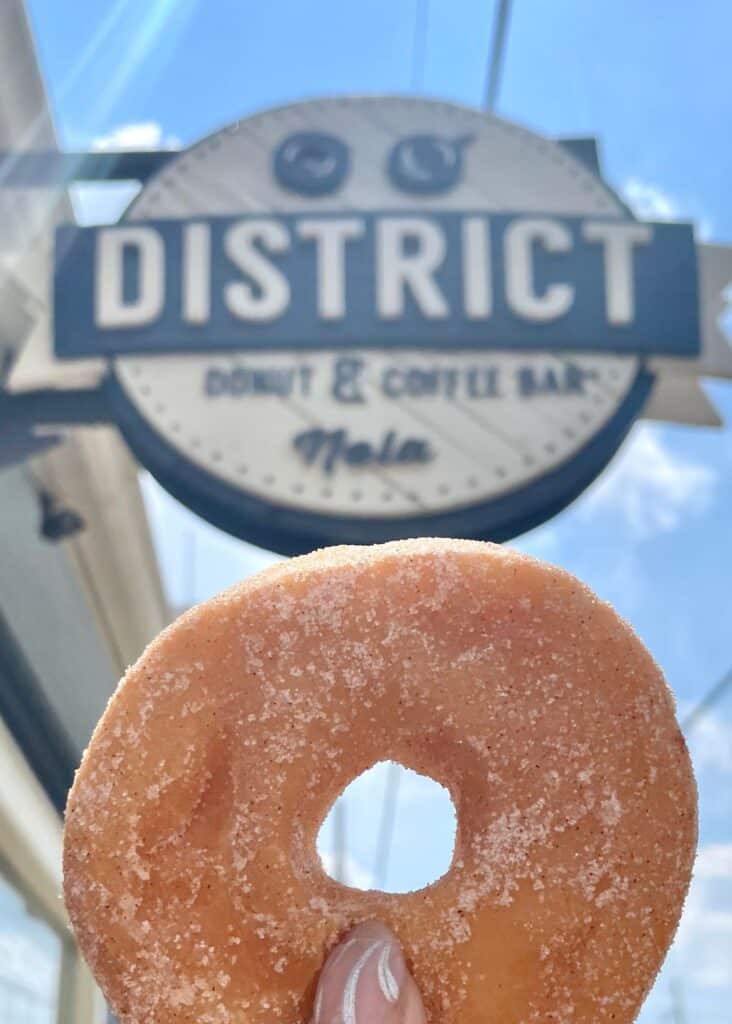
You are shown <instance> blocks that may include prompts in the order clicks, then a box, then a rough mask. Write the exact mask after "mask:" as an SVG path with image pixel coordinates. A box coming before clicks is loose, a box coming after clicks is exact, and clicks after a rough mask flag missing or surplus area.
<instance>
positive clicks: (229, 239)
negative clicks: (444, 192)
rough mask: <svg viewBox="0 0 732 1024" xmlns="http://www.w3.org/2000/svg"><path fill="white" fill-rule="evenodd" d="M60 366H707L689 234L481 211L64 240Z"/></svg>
mask: <svg viewBox="0 0 732 1024" xmlns="http://www.w3.org/2000/svg"><path fill="white" fill-rule="evenodd" d="M54 324H55V329H54V336H55V342H54V344H55V352H56V355H57V356H59V357H61V358H82V357H87V356H97V355H108V356H112V355H131V354H134V353H148V354H152V353H171V354H172V353H178V352H204V351H205V352H209V351H227V350H257V349H276V348H281V349H298V348H303V349H306V348H307V349H328V350H331V351H332V350H338V349H342V348H353V347H364V348H365V347H379V348H405V347H416V348H435V349H440V350H443V351H446V350H459V349H462V350H466V349H476V350H478V349H496V350H515V351H520V350H525V351H530V350H544V351H547V350H552V349H561V350H574V351H587V352H615V353H627V354H648V355H651V354H663V355H673V356H686V357H694V356H696V355H697V354H698V353H699V349H700V337H699V310H698V292H697V266H696V249H695V245H694V235H693V229H692V228H691V226H690V225H685V224H645V223H637V222H634V221H619V220H605V219H599V218H598V219H593V218H578V217H558V216H540V215H526V214H490V215H487V214H483V213H470V212H439V213H438V212H434V211H432V212H429V213H427V212H425V213H412V212H410V213H409V214H406V213H392V212H384V213H378V212H370V213H340V214H330V215H328V214H326V215H324V214H318V215H315V214H312V213H311V214H304V213H303V214H287V215H284V214H283V215H277V216H273V215H267V216H241V217H227V218H198V219H195V220H185V221H178V220H162V221H144V222H132V221H127V222H123V223H121V224H118V225H113V226H108V227H92V228H81V229H80V228H77V227H71V226H64V227H61V228H60V229H59V230H58V232H57V236H56V264H55V277H54Z"/></svg>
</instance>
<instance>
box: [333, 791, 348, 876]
mask: <svg viewBox="0 0 732 1024" xmlns="http://www.w3.org/2000/svg"><path fill="white" fill-rule="evenodd" d="M333 848H334V851H333V852H334V856H333V876H334V878H335V880H336V881H337V882H341V884H342V885H348V878H347V874H348V873H347V871H346V801H345V800H344V799H343V797H339V798H338V799H337V800H336V802H335V805H334V807H333Z"/></svg>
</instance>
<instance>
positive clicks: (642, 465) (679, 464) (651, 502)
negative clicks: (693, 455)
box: [578, 426, 717, 540]
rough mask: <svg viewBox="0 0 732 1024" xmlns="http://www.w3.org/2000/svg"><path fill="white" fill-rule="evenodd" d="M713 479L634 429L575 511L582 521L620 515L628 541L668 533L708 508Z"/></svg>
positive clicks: (646, 431) (644, 429)
mask: <svg viewBox="0 0 732 1024" xmlns="http://www.w3.org/2000/svg"><path fill="white" fill-rule="evenodd" d="M716 482H717V474H716V473H715V472H714V471H713V470H712V469H710V468H709V467H708V466H705V465H703V464H702V463H700V462H694V461H693V460H691V459H689V458H686V457H685V456H681V455H677V454H676V453H675V452H673V451H671V450H670V449H669V448H668V447H667V446H665V445H664V444H663V442H662V441H661V440H660V438H659V437H658V435H657V433H656V432H655V431H654V428H652V427H650V426H639V427H637V428H636V430H635V432H634V433H633V434H632V435H631V438H630V440H629V441H628V443H627V444H626V446H625V448H624V449H623V451H622V452H621V454H620V456H619V457H618V458H617V460H616V462H615V463H613V465H612V466H611V467H610V468H609V469H608V470H606V471H605V473H604V474H603V475H602V476H601V477H600V480H599V481H598V482H597V483H596V484H595V485H594V486H593V487H592V488H591V489H590V490H589V491H588V493H587V495H586V497H585V499H584V501H583V502H582V504H581V505H580V506H579V508H578V512H579V514H580V515H581V516H582V518H584V519H594V518H595V517H596V516H597V515H599V514H603V513H613V514H617V515H620V516H621V517H622V518H623V519H624V521H625V523H624V525H625V528H626V530H627V531H628V533H629V534H630V536H631V538H633V539H635V540H643V539H645V538H647V537H650V536H653V535H655V534H658V533H671V532H673V531H674V530H676V529H677V528H678V527H679V526H680V525H681V523H682V521H683V520H684V518H685V517H687V516H693V515H700V514H701V513H703V512H704V511H705V510H706V508H707V507H708V505H709V503H710V501H711V499H712V496H713V493H714V488H715V486H716Z"/></svg>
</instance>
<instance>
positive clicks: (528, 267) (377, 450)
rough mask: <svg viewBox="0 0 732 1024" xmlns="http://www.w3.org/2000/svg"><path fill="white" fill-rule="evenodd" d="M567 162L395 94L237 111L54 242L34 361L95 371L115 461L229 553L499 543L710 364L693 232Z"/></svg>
mask: <svg viewBox="0 0 732 1024" xmlns="http://www.w3.org/2000/svg"><path fill="white" fill-rule="evenodd" d="M588 152H589V157H590V159H589V160H588ZM592 152H593V151H592V148H591V147H589V149H588V147H587V146H585V147H584V148H582V149H580V148H579V147H576V148H574V147H572V146H571V145H569V144H567V145H562V144H560V143H557V142H552V141H549V140H547V139H544V138H541V137H539V136H537V135H535V134H533V133H531V132H529V131H526V130H525V129H523V128H519V127H517V126H516V125H513V124H510V123H508V122H505V121H503V120H500V119H498V118H495V117H490V116H487V115H485V114H483V113H481V112H478V111H474V110H468V109H463V108H460V107H456V106H453V105H450V104H446V103H438V102H432V101H427V100H420V99H328V100H323V101H317V102H308V103H301V104H296V105H293V106H291V107H286V108H282V109H278V110H274V111H268V112H265V113H262V114H259V115H257V116H255V117H251V118H249V119H247V120H245V121H242V122H239V123H237V124H235V125H232V126H230V127H229V128H226V129H224V130H223V131H221V132H218V133H217V134H215V135H212V136H211V137H209V138H208V139H205V140H204V141H203V142H200V143H198V144H197V145H194V146H193V147H191V148H190V149H189V150H186V151H184V152H181V154H180V155H179V156H177V157H175V158H173V159H172V160H171V161H170V162H169V163H168V164H167V165H166V166H165V167H164V168H163V169H162V170H161V171H160V172H159V173H158V174H156V175H155V177H153V178H152V179H150V180H149V181H148V182H147V183H146V184H145V186H144V188H143V189H142V191H141V193H140V194H139V196H138V197H137V199H135V201H134V202H133V203H132V205H131V207H130V208H129V210H128V211H127V213H126V215H125V216H124V218H123V220H122V221H121V222H120V223H119V224H116V225H109V226H102V227H91V228H83V229H79V228H78V227H75V226H74V227H72V226H69V227H62V228H61V229H59V231H58V233H57V238H56V265H55V278H54V318H53V335H54V353H55V358H56V359H57V360H58V361H60V362H61V361H63V362H65V361H71V360H79V359H88V358H90V357H96V358H99V357H101V358H103V359H104V360H106V361H107V365H108V368H109V370H108V375H107V379H106V383H105V388H106V390H107V393H108V398H109V402H110V403H111V408H112V409H113V412H114V417H115V419H116V421H117V422H118V423H119V425H120V427H121V429H122V430H123V432H124V434H125V436H126V438H127V439H128V442H129V444H130V445H131V447H132V448H133V449H134V451H135V452H136V454H137V455H138V457H139V459H140V461H141V462H142V463H143V464H144V465H146V466H147V467H148V468H149V469H150V470H151V472H152V473H153V474H154V475H155V476H156V477H157V478H158V479H159V480H160V481H161V482H162V483H163V485H164V486H165V487H167V488H168V489H169V490H170V491H171V492H172V493H173V494H175V495H176V496H178V497H179V498H180V499H181V500H182V501H183V502H184V503H185V504H187V505H188V506H190V507H191V508H192V509H194V510H195V511H196V512H198V513H200V514H201V515H203V516H205V517H206V518H207V519H209V520H210V521H211V522H213V523H215V524H217V525H219V526H221V527H223V528H224V529H226V530H228V531H230V532H232V533H234V534H236V535H238V536H241V537H245V538H248V539H251V540H253V541H255V542H258V543H260V544H264V545H266V546H268V547H272V548H275V549H277V550H280V551H284V552H295V551H301V550H307V549H310V548H313V547H316V546H318V545H321V544H329V543H335V542H356V543H363V542H371V541H377V540H383V539H388V538H394V537H402V536H411V535H435V534H453V535H459V536H469V537H487V538H492V539H505V538H508V537H511V536H513V535H515V534H517V533H519V532H521V531H523V530H525V529H527V528H529V527H531V526H534V525H536V524H538V523H540V522H542V521H544V520H545V519H547V518H548V517H550V516H551V515H553V514H555V513H556V512H557V511H559V510H560V509H561V508H563V507H564V506H565V505H566V504H567V503H568V502H569V501H571V500H572V499H573V498H574V497H576V496H577V495H578V494H579V493H580V492H581V491H582V490H583V489H584V488H585V487H586V486H587V485H588V484H589V483H590V482H591V481H592V480H593V479H594V478H595V477H596V476H597V475H598V473H599V472H600V471H601V470H602V468H603V467H604V466H605V464H606V463H607V462H608V460H609V459H610V458H611V456H612V455H613V453H614V452H615V451H616V449H617V448H618V446H619V445H620V443H621V442H622V440H623V438H624V436H625V434H626V432H627V431H628V429H629V427H630V426H631V424H632V422H633V420H634V419H635V418H636V417H637V416H638V415H639V414H640V413H641V411H642V409H643V408H644V405H645V404H646V403H647V402H648V400H649V396H650V395H651V393H652V392H653V391H654V387H655V385H656V384H657V382H658V381H659V380H660V379H662V378H664V375H665V379H669V374H673V375H675V376H674V379H675V380H685V381H687V382H689V381H690V380H693V378H694V377H695V375H698V374H699V373H701V372H715V366H716V363H715V360H716V362H717V363H718V362H719V360H720V359H722V355H720V354H719V353H718V352H717V355H715V354H714V351H713V349H714V346H715V345H716V346H717V347H719V338H718V336H717V334H715V333H714V332H715V331H716V330H717V327H716V324H715V325H714V326H713V327H712V328H710V327H709V324H708V321H709V317H708V316H706V314H705V309H704V302H705V301H706V300H705V295H706V292H705V287H707V291H708V282H709V274H710V273H711V271H710V270H709V266H710V265H711V264H710V260H709V257H704V258H702V257H701V256H700V249H699V247H697V245H696V243H695V239H694V233H693V229H692V227H691V226H690V225H688V224H669V223H662V224H650V223H641V222H638V221H637V220H635V219H634V218H633V217H632V216H631V215H630V213H629V211H628V209H627V208H626V207H625V206H624V204H623V203H622V202H621V200H620V199H619V198H618V197H617V196H616V195H615V194H614V193H613V191H612V190H611V189H610V188H609V187H608V186H607V185H606V184H605V182H604V181H603V180H602V178H601V177H600V174H599V171H598V168H597V166H596V165H594V164H593V162H592V159H591V158H592ZM705 259H706V266H707V269H706V270H704V265H705ZM712 262H713V261H712ZM715 266H716V264H715ZM717 276H718V275H717ZM715 281H716V278H715ZM705 283H706V284H705ZM724 358H725V359H726V355H725V356H724ZM713 364H714V365H713ZM720 365H721V364H720ZM726 365H727V364H726V363H725V366H726ZM717 369H718V370H720V372H723V371H722V370H721V369H720V367H717ZM727 369H729V367H728V366H727Z"/></svg>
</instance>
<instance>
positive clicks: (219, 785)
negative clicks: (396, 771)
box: [64, 540, 696, 1024]
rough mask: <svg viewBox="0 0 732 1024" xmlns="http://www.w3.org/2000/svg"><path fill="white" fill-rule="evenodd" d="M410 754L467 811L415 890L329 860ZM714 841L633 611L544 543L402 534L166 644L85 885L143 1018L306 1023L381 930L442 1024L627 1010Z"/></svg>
mask: <svg viewBox="0 0 732 1024" xmlns="http://www.w3.org/2000/svg"><path fill="white" fill-rule="evenodd" d="M385 759H393V760H396V761H399V762H401V763H402V764H403V765H406V766H407V767H409V768H412V769H414V770H415V771H417V772H421V773H423V774H425V775H429V776H431V777H432V778H434V779H436V780H437V781H438V782H441V783H442V784H443V785H444V786H446V787H447V789H448V790H449V792H450V794H451V796H452V799H453V802H454V804H455V807H456V811H457V818H458V831H457V838H456V847H455V853H454V857H453V862H452V865H451V867H450V870H449V871H448V872H447V874H446V875H444V876H443V877H442V878H441V879H439V880H438V881H437V882H436V883H435V884H433V885H431V886H429V887H428V888H426V889H422V890H419V891H417V892H413V893H409V894H398V895H397V894H389V893H382V892H368V893H367V892H360V891H357V890H354V889H348V888H345V887H344V886H341V885H339V884H338V883H336V882H334V881H332V880H331V879H330V878H329V877H328V876H327V875H326V874H325V873H324V871H323V869H322V867H321V865H320V861H319V858H318V855H317V852H316V848H315V842H316V836H317V833H318V830H319V827H320V825H321V823H322V821H323V819H324V817H325V815H326V813H327V811H328V810H329V808H330V806H331V805H332V803H333V801H334V799H335V798H336V797H337V795H338V794H339V793H340V792H341V791H342V790H343V789H344V787H345V786H346V785H347V784H348V783H349V782H350V781H351V780H352V779H353V778H355V777H356V776H358V775H359V774H360V773H361V772H363V771H364V770H366V769H367V768H369V767H370V766H371V765H373V764H374V763H375V762H376V761H382V760H385ZM695 838H696V801H695V787H694V781H693V777H692V773H691V769H690V765H689V758H688V755H687V752H686V747H685V745H684V741H683V739H682V736H681V733H680V732H679V729H678V726H677V724H676V721H675V717H674V708H673V703H672V699H671V696H670V694H669V691H668V689H667V687H666V684H665V682H664V680H663V677H662V675H661V672H660V671H659V669H658V667H657V666H656V665H655V664H654V662H653V661H652V659H651V657H650V656H649V654H648V653H647V651H646V650H645V648H644V647H643V645H642V644H641V643H640V641H639V640H638V639H637V637H636V636H635V635H634V633H633V632H632V630H631V629H630V628H629V626H627V625H626V623H625V622H623V621H622V620H621V619H620V618H618V616H617V615H616V614H615V612H614V611H613V610H612V609H611V608H610V607H609V606H608V605H607V604H605V603H603V602H602V601H600V600H598V598H597V597H595V596H594V595H593V594H592V593H591V592H590V591H589V590H588V589H587V588H586V587H584V586H583V585H582V584H580V583H579V582H578V581H577V580H576V579H574V578H573V577H572V576H569V575H568V574H567V573H565V572H562V571H560V570H559V569H555V568H553V567H551V566H548V565H544V564H542V563H540V562H537V561H534V560H533V559H530V558H527V557H525V556H523V555H520V554H517V553H515V552H512V551H509V550H506V549H504V548H501V547H497V546H494V545H490V544H482V543H477V542H467V541H451V540H418V541H405V542H399V543H393V544H384V545H381V546H378V547H343V548H333V549H329V550H325V551H320V552H316V553H315V554H312V555H307V556H305V557H303V558H296V559H293V560H291V561H289V562H285V563H282V564H280V565H277V566H275V567H273V568H271V569H268V570H267V571H266V572H263V573H260V574H259V575H258V576H255V577H253V578H252V579H249V580H247V581H246V582H245V583H242V584H240V585H239V586H236V587H234V588H232V589H231V590H228V591H226V592H225V593H223V594H221V595H220V596H219V597H216V598H214V599H213V600H211V601H209V602H207V603H206V604H203V605H200V606H198V607H197V608H193V609H192V610H191V611H189V612H187V613H186V614H185V615H183V616H182V617H181V618H179V619H178V620H177V622H175V623H174V624H173V625H172V626H171V627H169V628H168V629H167V630H165V632H163V633H162V634H161V635H160V636H159V637H158V638H157V640H155V642H154V643H153V644H152V645H151V646H150V647H149V648H148V649H147V651H146V652H145V653H144V654H143V656H142V657H141V658H140V660H139V661H138V662H137V664H136V665H134V666H133V668H131V669H130V670H129V671H128V673H127V675H126V676H125V678H124V679H123V681H122V683H121V684H120V686H119V688H118V690H117V692H116V694H115V695H114V697H113V698H112V700H111V702H110V704H109V707H108V708H107V711H106V712H105V714H104V717H103V718H102V720H101V722H100V723H99V726H98V727H97V730H96V732H95V733H94V737H93V739H92V741H91V745H90V747H89V749H88V751H87V752H86V755H85V757H84V760H83V763H82V765H81V768H80V769H79V772H78V773H77V777H76V781H75V783H74V787H73V790H72V792H71V795H70V798H69V804H68V809H67V816H66V835H65V849H64V876H65V877H64V893H65V899H66V905H67V907H68V911H69V914H70V917H71V920H72V922H73V926H74V929H75V932H76V935H77V938H78V940H79V943H80V945H81V948H82V950H83V952H84V953H85V955H86V958H87V960H88V961H89V963H90V965H91V967H92V969H93V971H94V973H95V975H96V977H97V979H98V981H99V982H100V984H101V986H102V988H103V990H104V992H105V993H106V995H107V997H108V999H109V1002H110V1003H111V1005H112V1007H113V1008H114V1010H115V1011H116V1012H117V1014H118V1015H119V1016H120V1018H121V1019H122V1021H124V1022H125V1024H272V1022H273V1021H275V1022H276V1021H282V1022H284V1024H298V1022H304V1021H307V1020H308V1019H309V1018H310V1015H311V1013H312V1005H313V995H314V990H315V984H316V980H317V975H318V972H319V970H320V968H321V966H322V964H323V961H324V958H325V956H326V953H327V952H328V950H329V949H330V948H331V947H332V946H333V945H334V943H336V942H337V940H338V939H339V937H340V936H341V935H343V933H344V932H345V931H346V930H347V929H348V928H349V927H350V926H351V925H353V924H355V923H356V922H358V921H362V920H365V919H368V918H380V919H381V920H383V921H384V922H385V923H387V924H388V925H390V926H391V927H392V928H393V929H394V931H395V932H396V933H397V935H398V936H399V938H400V940H401V942H402V945H403V948H404V950H405V955H406V958H407V962H408V964H409V966H410V969H411V970H412V972H413V974H414V976H415V979H416V981H417V984H418V986H419V987H420V989H421V991H422V995H423V998H424V1002H425V1006H426V1010H427V1016H428V1020H429V1021H431V1022H433V1024H438V1022H439V1024H457V1022H460V1024H479V1022H480V1024H519V1022H525V1024H528V1022H539V1021H541V1022H544V1021H555V1022H571V1024H598V1022H602V1021H614V1022H615V1024H627V1022H630V1021H632V1020H633V1018H634V1017H635V1014H636V1012H637V1010H638V1008H639V1005H640V1003H641V1001H642V1000H643V997H644V995H645V993H646V992H647V990H648V988H649V986H650V984H651V982H652V980H653V978H654V976H655V974H656V971H657V970H658V967H659V965H660V963H661V961H662V959H663V957H664V954H665V951H666V949H667V947H668V944H669V942H670V940H671V938H672V936H673V933H674V930H675V928H676V924H677V921H678V918H679V914H680V911H681V907H682V903H683V899H684V895H685V893H686V889H687V885H688V882H689V876H690V872H691V866H692V859H693V854H694V846H695ZM418 855H419V850H418V849H415V856H418ZM326 1024H327V1022H326ZM364 1024H367V1022H364Z"/></svg>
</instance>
